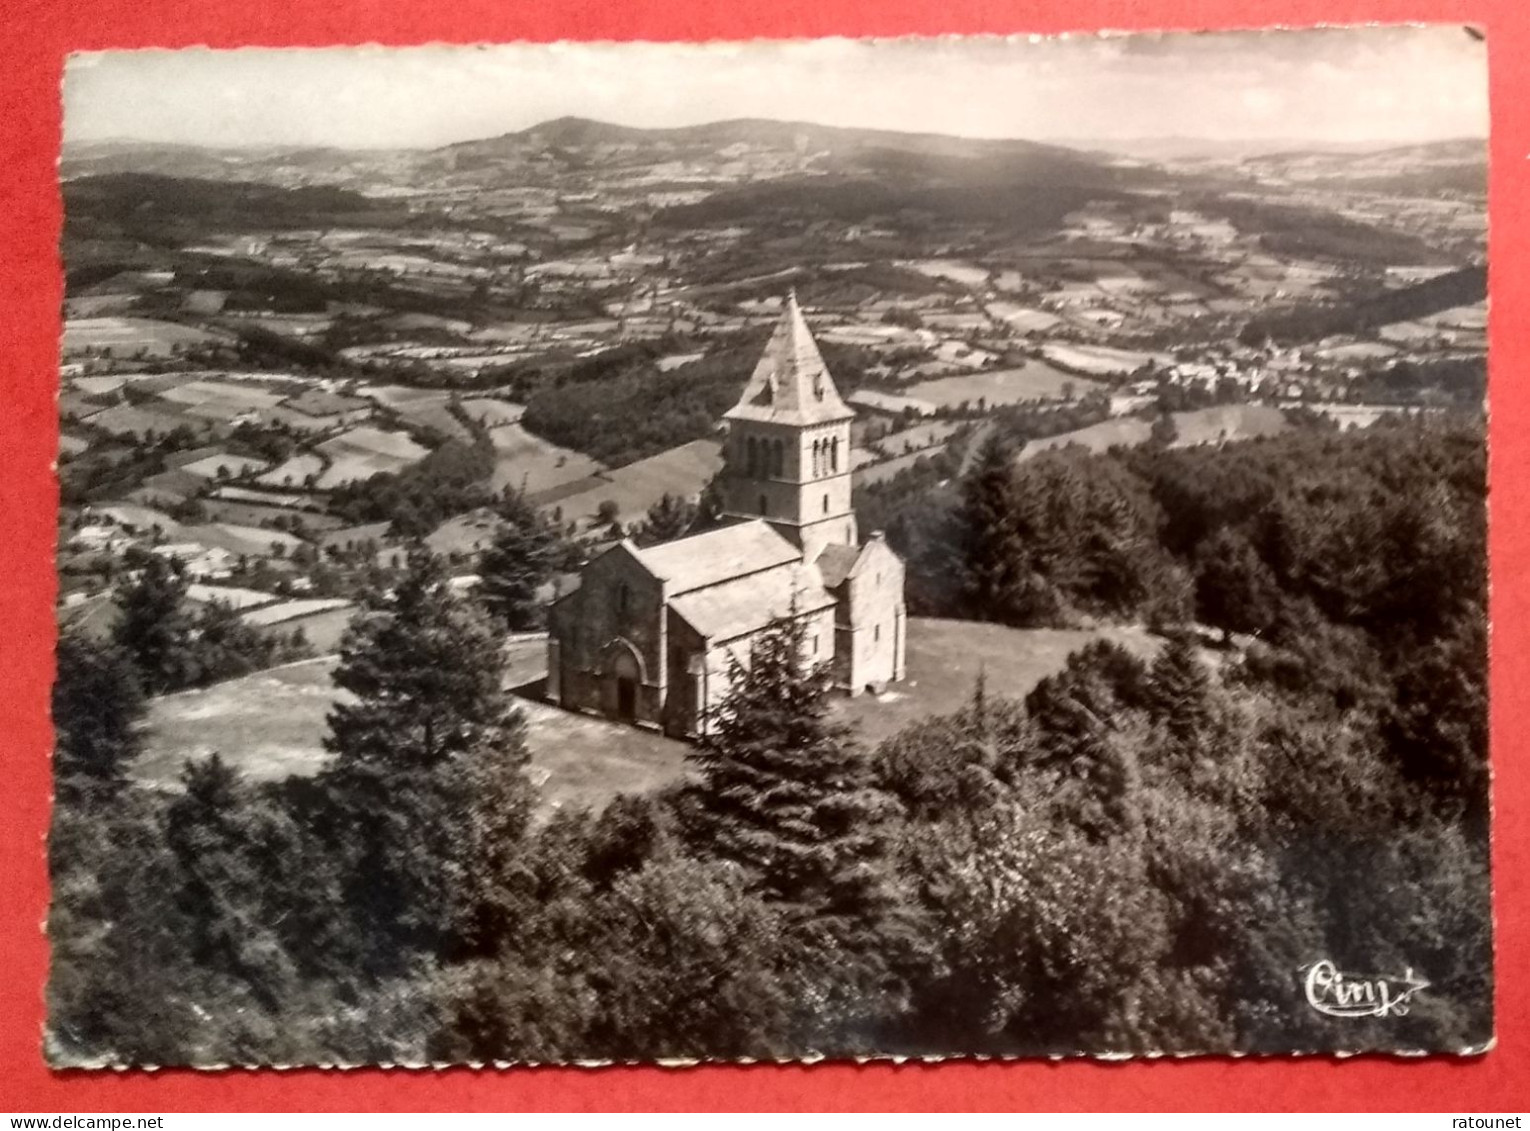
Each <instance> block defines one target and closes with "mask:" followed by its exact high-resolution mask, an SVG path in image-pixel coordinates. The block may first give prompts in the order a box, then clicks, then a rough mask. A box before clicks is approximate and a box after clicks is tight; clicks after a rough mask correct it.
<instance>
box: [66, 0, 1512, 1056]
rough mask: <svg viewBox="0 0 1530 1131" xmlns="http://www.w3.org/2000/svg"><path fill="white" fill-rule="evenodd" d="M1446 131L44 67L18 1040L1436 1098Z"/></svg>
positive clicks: (1453, 55)
mask: <svg viewBox="0 0 1530 1131" xmlns="http://www.w3.org/2000/svg"><path fill="white" fill-rule="evenodd" d="M1487 91H1488V86H1487V67H1486V44H1485V38H1484V33H1483V32H1482V31H1480V30H1479V29H1476V28H1470V27H1462V26H1457V25H1409V26H1366V27H1348V28H1346V27H1334V28H1322V29H1309V30H1276V29H1272V30H1266V31H1244V32H1208V33H1199V34H1197V33H1163V34H1146V33H1135V34H1130V35H1127V34H1109V35H1069V36H1057V37H1050V38H1047V37H1039V36H1018V37H1009V38H1005V37H967V38H963V37H948V38H906V39H881V40H877V39H866V40H856V39H823V40H806V39H804V40H781V41H770V40H759V41H753V42H714V43H702V44H697V43H669V44H660V43H642V42H634V43H572V42H562V43H551V44H532V43H515V44H500V45H487V44H486V45H464V46H449V45H440V44H438V45H431V46H420V47H388V48H385V47H379V46H362V47H354V48H312V49H293V48H288V49H256V48H245V49H239V50H210V49H202V48H198V49H180V50H138V51H115V52H95V53H84V54H76V55H73V56H71V57H70V59H69V61H68V65H67V67H66V70H65V80H64V84H63V88H62V91H61V97H62V100H63V106H64V133H63V148H62V157H61V160H60V163H59V182H60V192H61V195H62V200H63V216H64V219H63V230H62V246H61V254H60V258H61V263H62V270H63V274H64V300H63V301H64V310H63V330H62V340H61V344H60V352H61V359H60V389H59V396H58V415H59V428H60V440H59V454H58V464H57V474H58V481H59V499H60V503H59V514H58V543H57V574H58V599H57V621H58V626H59V636H58V645H57V675H56V680H55V683H54V689H53V697H52V714H53V721H54V727H55V732H56V745H55V751H54V811H53V821H52V826H51V831H50V834H49V838H48V843H47V846H46V850H47V853H48V864H49V872H50V877H51V883H52V903H51V907H50V910H49V913H48V917H47V922H46V932H47V936H48V940H49V945H50V947H51V955H52V958H51V974H50V978H49V982H48V986H47V990H46V994H47V1004H48V1022H47V1026H46V1030H45V1032H44V1033H43V1034H42V1042H43V1048H44V1052H45V1055H46V1057H47V1060H48V1062H49V1063H50V1064H51V1065H53V1066H55V1067H61V1068H118V1067H129V1066H133V1067H146V1066H195V1067H203V1068H214V1067H233V1066H299V1065H331V1066H334V1065H339V1066H354V1065H402V1066H410V1067H415V1068H430V1067H433V1066H435V1067H439V1066H446V1065H457V1064H474V1065H498V1066H502V1067H506V1068H509V1067H511V1066H516V1065H528V1064H560V1063H561V1064H571V1063H578V1064H589V1065H599V1064H609V1063H663V1064H687V1063H697V1062H706V1061H748V1062H778V1061H786V1062H797V1061H814V1060H820V1059H824V1058H830V1059H835V1058H837V1059H850V1058H860V1059H897V1060H940V1059H947V1058H958V1057H986V1058H1016V1057H1054V1058H1056V1057H1109V1058H1120V1057H1129V1056H1130V1057H1157V1056H1186V1055H1227V1054H1261V1055H1280V1056H1289V1055H1291V1054H1333V1053H1360V1052H1373V1053H1385V1054H1407V1055H1417V1054H1424V1053H1435V1054H1448V1055H1455V1056H1466V1055H1480V1054H1485V1053H1488V1052H1489V1050H1490V1049H1491V1048H1492V1045H1493V1040H1494V1024H1493V937H1492V898H1491V897H1492V884H1491V875H1490V868H1489V861H1490V852H1489V846H1490V816H1491V806H1490V798H1489V784H1490V772H1489V760H1488V737H1487V736H1488V719H1487V701H1488V698H1487V640H1488V613H1487V591H1488V583H1487V580H1488V579H1487V552H1486V537H1487V507H1486V504H1487V439H1486V437H1487V311H1488V292H1487V275H1488V272H1487V219H1486V217H1487V130H1488V105H1487V101H1488V99H1487Z"/></svg>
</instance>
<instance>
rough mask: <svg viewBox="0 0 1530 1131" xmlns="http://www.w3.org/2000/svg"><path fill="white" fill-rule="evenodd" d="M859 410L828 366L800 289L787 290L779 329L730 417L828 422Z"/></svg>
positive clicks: (772, 422) (772, 337) (801, 422)
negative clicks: (847, 399)
mask: <svg viewBox="0 0 1530 1131" xmlns="http://www.w3.org/2000/svg"><path fill="white" fill-rule="evenodd" d="M854 415H855V413H854V411H852V410H851V409H850V408H849V407H848V406H846V404H845V402H844V401H842V400H840V399H839V390H838V389H836V388H835V387H834V379H833V378H832V377H830V376H829V367H828V366H827V365H825V364H824V361H823V355H822V354H821V353H819V352H818V343H816V342H815V341H813V332H812V331H811V330H809V329H808V324H807V319H805V318H803V317H802V308H801V307H800V306H798V305H797V294H796V292H795V291H794V292H792V293H791V294H790V295H788V296H787V299H786V309H785V310H783V311H782V312H781V320H780V321H779V322H777V323H776V329H775V333H773V334H771V336H770V341H769V342H768V343H767V344H766V346H765V352H764V354H763V355H761V357H760V363H759V364H758V365H756V366H755V367H754V373H753V374H752V375H751V376H750V378H749V383H748V384H747V385H745V386H744V393H743V396H741V397H739V401H738V404H736V405H734V406H733V407H732V408H731V409H729V410H728V411H727V413H725V414H724V416H723V419H725V420H755V421H762V422H764V423H768V424H828V423H831V422H833V421H837V420H849V419H850V418H851V417H853V416H854Z"/></svg>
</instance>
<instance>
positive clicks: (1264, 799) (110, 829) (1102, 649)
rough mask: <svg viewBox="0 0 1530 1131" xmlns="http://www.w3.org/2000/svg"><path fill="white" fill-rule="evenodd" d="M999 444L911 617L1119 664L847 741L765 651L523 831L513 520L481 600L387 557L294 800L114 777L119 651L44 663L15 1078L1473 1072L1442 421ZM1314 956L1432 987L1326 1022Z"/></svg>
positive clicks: (1464, 586) (1473, 530) (912, 523)
mask: <svg viewBox="0 0 1530 1131" xmlns="http://www.w3.org/2000/svg"><path fill="white" fill-rule="evenodd" d="M1015 456H1016V452H1015V451H1014V449H1013V446H1012V445H1011V444H1007V443H1005V442H1004V440H1003V438H1002V437H1000V438H999V440H998V441H997V442H993V443H989V444H988V445H986V446H985V447H984V449H983V450H982V451H981V453H980V454H979V455H978V457H977V458H976V459H975V460H974V461H973V464H972V466H971V468H970V469H969V470H968V471H967V473H966V474H965V475H964V476H961V477H960V478H959V479H957V480H955V481H954V482H953V483H948V484H946V485H945V486H942V485H941V484H940V483H938V482H933V483H930V484H928V489H927V490H922V491H918V492H911V493H910V495H909V497H908V499H907V500H906V501H905V502H904V504H903V505H902V506H901V507H900V508H899V512H900V513H899V515H898V521H896V522H894V523H892V524H890V526H889V538H890V539H893V540H894V541H895V543H896V544H897V545H898V547H899V549H900V551H901V552H903V553H904V554H905V555H906V556H907V558H908V565H909V577H910V600H911V602H915V603H916V604H917V606H918V607H917V608H916V609H914V610H913V611H915V612H924V613H938V614H939V615H944V616H960V617H967V618H971V619H985V620H997V621H1001V622H1003V623H1007V624H1012V625H1024V626H1056V625H1073V626H1080V625H1091V624H1106V623H1144V624H1147V625H1148V626H1149V627H1151V628H1152V629H1153V630H1154V632H1155V634H1156V639H1157V641H1158V643H1157V645H1156V648H1155V650H1154V652H1153V654H1152V655H1151V656H1148V657H1140V656H1138V655H1135V654H1133V653H1131V652H1128V651H1126V650H1124V649H1122V648H1120V647H1118V646H1115V645H1112V644H1109V643H1105V642H1097V643H1095V644H1092V645H1090V646H1088V647H1085V648H1083V649H1081V650H1079V651H1078V652H1076V653H1075V654H1073V655H1072V656H1071V657H1070V658H1069V659H1068V661H1067V664H1066V665H1065V667H1064V668H1063V669H1062V670H1061V671H1060V672H1058V673H1057V674H1056V675H1053V676H1051V677H1049V678H1047V679H1045V680H1043V681H1042V682H1041V683H1040V684H1039V685H1038V686H1037V687H1036V688H1035V689H1034V691H1032V692H1031V693H1030V694H1029V695H1028V696H1027V697H1026V698H1025V699H1024V700H1023V701H1017V700H1010V699H1007V698H1004V697H1001V696H998V695H995V694H992V693H991V692H990V691H989V690H988V688H987V686H986V681H985V680H982V679H980V680H979V681H978V682H977V683H976V684H975V685H974V686H973V687H972V689H971V692H970V694H969V695H968V697H967V700H966V702H964V703H961V704H954V705H953V708H954V709H953V710H952V711H951V712H949V713H947V714H945V715H942V716H937V717H932V718H927V719H924V720H922V721H919V722H917V723H915V724H913V725H911V726H910V727H908V728H907V729H905V730H904V731H902V732H901V733H899V734H897V735H895V736H893V737H892V738H890V739H888V740H887V741H886V742H884V743H883V744H881V745H880V746H879V747H877V748H875V749H867V748H865V747H864V746H862V745H860V744H859V743H857V742H856V741H855V737H854V735H853V734H850V733H847V732H846V731H845V730H844V729H843V728H841V727H840V726H838V725H836V723H835V722H834V721H833V718H832V717H831V713H830V709H829V707H830V701H829V692H828V689H827V686H826V682H825V678H824V674H823V673H822V672H821V671H818V670H815V669H813V668H812V667H810V666H809V665H807V664H806V663H804V661H803V659H802V656H803V648H802V642H801V640H800V638H799V636H800V634H799V630H798V629H797V628H796V627H795V625H794V623H793V622H792V621H791V620H790V619H783V620H782V621H781V622H779V623H778V624H777V625H775V626H774V627H773V628H772V629H771V630H770V631H769V632H768V633H766V634H765V635H764V636H763V637H762V638H761V639H760V640H759V642H758V643H757V645H756V647H755V649H754V651H753V654H752V657H751V662H750V664H749V666H748V670H747V671H745V670H743V669H739V670H737V671H736V672H735V679H734V681H733V690H732V692H731V693H730V695H729V696H728V699H727V700H726V702H725V703H724V705H723V707H722V709H721V710H720V711H719V712H718V714H717V717H716V726H715V727H714V730H713V732H712V733H711V734H710V735H709V736H708V737H707V738H705V739H704V740H702V741H701V742H700V743H699V744H698V745H697V746H696V747H695V748H694V750H693V751H692V753H691V755H690V756H689V762H690V770H691V772H690V774H689V775H688V777H687V779H686V780H685V781H684V782H681V783H678V784H676V785H674V786H672V787H671V788H669V789H667V790H665V791H663V792H661V793H658V794H653V795H645V796H623V797H620V798H618V799H617V800H615V801H614V802H612V803H611V804H610V805H609V806H607V807H606V808H605V809H603V810H601V811H599V812H592V811H582V810H570V809H562V810H558V811H556V812H548V811H546V810H545V809H542V808H540V807H539V806H538V803H537V798H536V789H535V787H534V784H533V781H532V776H531V774H530V773H529V769H528V767H529V760H530V757H531V751H530V750H529V748H528V740H527V732H526V728H525V723H524V719H523V717H522V713H521V712H520V711H519V710H518V709H517V707H516V701H515V700H514V699H513V697H511V696H509V695H508V693H506V692H505V691H504V690H503V689H502V688H501V687H500V680H499V678H498V668H499V664H498V656H499V653H500V646H501V640H502V634H503V632H504V631H505V630H506V628H507V626H508V625H510V624H512V623H515V621H514V618H516V617H522V616H524V615H525V614H526V612H527V610H526V607H525V603H524V597H525V594H526V593H527V592H528V591H529V587H528V584H527V578H526V576H525V570H526V568H527V567H526V560H527V559H528V558H529V556H530V555H533V554H539V555H543V556H545V555H546V553H547V545H546V542H545V540H539V539H537V538H534V537H532V538H528V537H527V536H526V535H525V532H524V531H522V532H521V533H520V534H519V535H516V536H511V537H507V539H506V540H505V543H504V545H503V546H501V547H500V548H499V551H498V554H497V557H495V558H494V559H493V560H491V561H490V562H489V563H488V566H487V570H486V580H487V581H488V582H489V583H490V584H489V592H490V593H492V594H494V595H495V601H496V602H498V604H496V605H494V606H492V607H485V606H484V605H483V604H481V603H480V602H479V601H478V600H476V599H475V598H473V597H471V596H464V595H460V594H458V593H456V592H454V591H453V590H452V589H451V587H450V586H449V585H448V584H447V583H446V576H445V573H444V571H443V569H442V567H441V563H439V562H438V561H436V560H435V559H433V558H432V557H431V556H430V555H429V554H428V553H426V552H423V551H422V550H418V549H417V550H416V551H414V552H413V553H412V554H411V556H410V558H409V562H408V566H407V569H405V570H404V571H403V573H402V575H401V576H400V577H399V578H398V579H396V580H395V581H394V582H393V584H392V585H391V586H388V587H382V586H378V587H377V588H376V589H375V590H374V591H372V592H370V593H369V594H368V595H367V596H366V598H365V602H364V612H363V614H362V615H361V616H359V617H358V618H357V621H356V622H355V624H354V625H353V627H352V629H351V630H350V632H349V634H348V635H347V637H346V639H345V640H344V641H343V643H342V647H341V656H340V659H339V665H338V667H337V669H336V674H335V681H336V683H337V685H338V686H339V687H341V688H343V689H344V690H346V691H347V692H349V693H350V694H349V696H348V697H347V698H346V699H345V700H344V701H343V702H341V703H339V704H337V705H336V706H335V707H334V708H333V709H332V711H331V714H330V717H329V731H328V735H327V738H326V748H327V750H328V751H329V753H330V755H331V759H330V762H329V764H328V766H327V768H326V769H325V770H324V771H322V772H321V773H320V774H318V775H317V776H316V777H311V778H291V779H287V780H284V781H279V782H274V783H263V784H261V783H254V782H251V781H248V780H245V779H244V778H242V777H241V775H240V774H239V773H238V772H237V771H235V770H234V769H232V768H231V767H230V766H229V764H228V763H227V762H225V761H224V760H223V759H221V758H219V757H218V756H216V755H214V756H211V757H209V758H206V759H200V760H196V761H192V762H188V763H187V764H186V766H185V767H184V770H183V774H182V783H181V788H180V789H179V790H178V791H173V792H164V793H161V792H153V791H149V790H145V789H143V788H141V787H139V786H137V785H135V784H134V781H133V777H132V766H133V760H134V758H135V757H136V756H137V753H138V748H139V745H140V743H141V730H140V724H139V719H140V716H141V711H142V694H143V691H144V690H145V689H146V688H147V687H148V684H147V681H146V680H145V678H144V675H143V673H144V672H152V671H154V670H157V669H155V668H154V666H153V657H154V655H156V654H157V653H155V652H153V650H152V649H151V650H150V651H149V652H148V653H147V658H146V654H145V653H144V652H143V650H142V649H141V648H139V647H138V646H137V645H136V644H135V641H138V640H139V639H141V637H142V636H143V635H144V634H145V633H147V635H148V637H149V638H150V639H153V638H154V634H153V633H152V632H149V631H148V628H149V627H150V625H149V624H148V623H146V622H151V621H152V618H149V617H140V618H139V620H138V621H137V622H136V623H138V624H139V625H140V631H139V632H138V633H137V634H136V635H134V636H133V637H131V638H128V639H119V640H118V641H116V642H114V644H113V645H112V646H111V647H110V648H106V649H97V650H96V651H95V653H94V654H93V656H92V657H91V659H92V662H91V663H88V664H86V665H84V667H85V669H86V670H85V671H84V673H83V674H77V675H76V676H73V677H71V678H68V679H65V678H62V677H63V676H64V675H65V670H64V668H63V666H62V664H61V680H60V684H59V690H58V691H57V692H56V696H55V716H56V719H57V722H58V747H57V753H56V761H55V765H56V776H57V782H58V799H57V805H56V808H55V818H54V825H53V830H52V834H51V841H50V864H51V869H52V878H53V885H54V893H55V898H54V904H53V907H52V910H51V913H50V917H49V925H48V930H49V937H50V939H51V942H52V945H53V974H52V979H51V981H50V986H49V1004H50V1021H49V1027H48V1032H47V1038H46V1039H47V1053H48V1056H49V1058H50V1060H51V1061H52V1062H53V1063H55V1064H60V1065H82V1064H101V1063H132V1064H187V1063H196V1064H214V1063H242V1064H270V1063H287V1064H293V1063H323V1064H334V1063H345V1064H350V1063H408V1064H423V1063H432V1062H434V1063H441V1062H460V1061H473V1062H490V1061H543V1062H545V1061H567V1060H613V1059H614V1060H627V1059H648V1058H655V1057H723V1058H729V1057H801V1056H807V1055H813V1054H820V1053H821V1054H824V1055H829V1056H857V1055H908V1056H918V1055H942V1054H944V1055H949V1054H963V1053H967V1054H1003V1055H1009V1054H1015V1055H1042V1054H1077V1053H1081V1052H1086V1053H1094V1054H1099V1053H1107V1052H1119V1053H1144V1052H1205V1051H1221V1052H1227V1051H1251V1052H1261V1051H1262V1052H1289V1051H1291V1050H1298V1051H1316V1050H1333V1049H1341V1048H1342V1049H1348V1050H1361V1049H1396V1048H1449V1049H1453V1050H1463V1049H1468V1048H1478V1047H1481V1046H1483V1045H1484V1044H1485V1043H1486V1042H1487V1041H1488V1040H1489V1039H1490V1038H1491V1034H1492V1005H1491V1002H1492V953H1491V918H1490V904H1489V877H1488V835H1487V833H1488V804H1487V782H1488V779H1487V713H1486V620H1485V615H1484V610H1485V599H1486V557H1485V553H1486V546H1485V524H1486V514H1485V491H1486V485H1485V447H1484V437H1483V428H1482V424H1481V422H1480V421H1471V422H1461V421H1456V422H1449V423H1447V422H1442V421H1417V420H1415V421H1410V422H1406V423H1398V424H1387V423H1383V424H1378V425H1377V426H1375V427H1374V428H1373V429H1371V430H1369V431H1367V432H1366V433H1364V434H1337V433H1329V432H1317V431H1292V432H1288V433H1285V434H1283V435H1281V436H1278V437H1274V438H1270V439H1266V440H1259V441H1247V442H1243V443H1238V444H1229V445H1226V446H1224V447H1221V448H1212V447H1207V448H1198V449H1185V450H1176V449H1169V448H1165V447H1162V446H1152V445H1149V446H1145V447H1143V448H1140V449H1137V450H1134V451H1130V452H1113V453H1106V454H1102V455H1087V454H1081V453H1079V452H1077V451H1067V450H1064V451H1060V452H1053V453H1044V454H1041V455H1038V456H1037V457H1036V458H1034V459H1030V460H1027V461H1024V462H1020V461H1017V460H1016V458H1015ZM528 521H529V520H528ZM517 547H523V548H522V549H517ZM496 575H502V581H503V584H496V583H495V581H494V579H495V576H496ZM507 610H510V611H507ZM175 639H177V640H183V641H184V640H185V639H187V638H186V637H182V636H177V637H175ZM70 647H72V645H71V644H70V642H69V641H68V639H67V638H66V640H65V642H64V644H63V645H62V646H61V659H62V656H63V655H64V654H66V653H65V652H64V650H67V649H68V648H70ZM82 680H83V681H85V682H83V683H82ZM1322 959H1328V960H1331V961H1333V962H1335V963H1336V964H1337V965H1339V966H1340V967H1341V968H1344V969H1362V970H1375V971H1380V972H1398V973H1400V972H1401V971H1402V970H1403V969H1404V968H1408V969H1411V970H1413V971H1414V972H1416V973H1417V974H1418V975H1419V976H1420V977H1422V978H1423V979H1425V980H1427V981H1428V983H1429V986H1430V988H1429V989H1428V991H1427V992H1426V993H1424V994H1421V995H1420V996H1419V997H1418V998H1417V999H1416V1000H1415V1001H1414V1003H1413V1004H1412V1007H1411V1009H1410V1011H1409V1012H1408V1013H1407V1014H1406V1015H1404V1016H1393V1017H1388V1018H1385V1019H1380V1018H1373V1019H1369V1020H1352V1019H1348V1020H1339V1019H1334V1018H1328V1017H1324V1016H1322V1015H1321V1014H1319V1013H1317V1012H1315V1011H1313V1010H1312V1009H1310V1008H1309V1007H1308V1006H1307V1005H1306V1003H1305V1001H1304V1000H1303V999H1302V989H1301V972H1302V970H1303V968H1304V967H1305V966H1308V965H1310V964H1311V963H1313V962H1316V961H1319V960H1322Z"/></svg>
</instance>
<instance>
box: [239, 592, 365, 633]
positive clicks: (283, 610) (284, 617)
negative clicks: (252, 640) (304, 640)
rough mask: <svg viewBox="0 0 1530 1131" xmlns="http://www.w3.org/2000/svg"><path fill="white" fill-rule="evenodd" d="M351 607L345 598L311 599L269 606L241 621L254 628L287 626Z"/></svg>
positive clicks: (245, 615)
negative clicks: (290, 622) (289, 622)
mask: <svg viewBox="0 0 1530 1131" xmlns="http://www.w3.org/2000/svg"><path fill="white" fill-rule="evenodd" d="M350 605H351V602H350V601H348V600H346V599H345V598H344V597H309V598H304V599H300V600H296V601H282V602H279V603H278V604H274V605H267V606H265V607H264V608H261V609H255V610H253V611H251V612H248V613H245V614H244V616H242V617H240V618H239V619H240V620H242V621H244V623H245V624H247V625H249V626H250V627H252V628H264V627H266V626H268V625H273V624H285V623H286V622H287V621H290V620H296V619H297V618H299V617H306V616H311V615H312V614H314V613H327V612H332V611H333V610H335V609H344V608H348V607H350Z"/></svg>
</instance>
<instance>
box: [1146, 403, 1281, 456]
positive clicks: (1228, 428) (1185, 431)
mask: <svg viewBox="0 0 1530 1131" xmlns="http://www.w3.org/2000/svg"><path fill="white" fill-rule="evenodd" d="M1174 427H1175V428H1176V429H1178V430H1179V438H1178V439H1177V440H1175V441H1174V444H1173V446H1174V447H1176V448H1188V447H1193V446H1194V445H1196V444H1216V443H1220V442H1221V441H1223V440H1251V439H1254V438H1255V437H1258V436H1273V435H1275V434H1276V433H1277V432H1284V431H1285V430H1286V429H1287V428H1288V427H1289V424H1288V422H1287V421H1286V414H1285V413H1284V412H1282V411H1281V410H1280V409H1278V408H1275V407H1273V406H1271V405H1258V404H1230V405H1217V406H1215V407H1213V408H1201V409H1196V410H1195V411H1194V412H1176V413H1175V414H1174Z"/></svg>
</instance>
